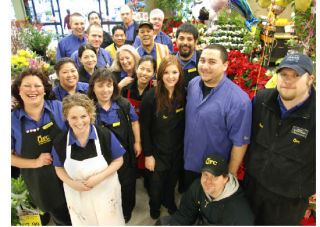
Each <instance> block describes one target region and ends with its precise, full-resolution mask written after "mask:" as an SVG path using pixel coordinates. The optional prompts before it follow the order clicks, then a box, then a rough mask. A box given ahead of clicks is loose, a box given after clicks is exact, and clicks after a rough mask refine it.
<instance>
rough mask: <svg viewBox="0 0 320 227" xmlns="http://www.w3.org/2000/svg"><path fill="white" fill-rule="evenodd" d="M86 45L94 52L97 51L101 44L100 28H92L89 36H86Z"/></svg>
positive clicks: (101, 31)
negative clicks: (89, 45)
mask: <svg viewBox="0 0 320 227" xmlns="http://www.w3.org/2000/svg"><path fill="white" fill-rule="evenodd" d="M86 38H87V40H88V43H89V44H91V45H92V46H93V47H94V48H95V49H96V50H99V48H100V46H101V44H102V42H103V30H102V28H99V27H96V26H92V27H91V28H90V31H89V34H87V35H86Z"/></svg>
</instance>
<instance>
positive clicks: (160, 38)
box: [133, 31, 174, 54]
mask: <svg viewBox="0 0 320 227" xmlns="http://www.w3.org/2000/svg"><path fill="white" fill-rule="evenodd" d="M154 41H155V42H156V43H161V44H164V45H167V46H168V48H169V52H170V54H173V53H174V52H173V44H172V41H171V39H170V37H169V36H168V35H167V34H166V33H164V32H163V31H160V32H159V33H158V34H157V35H156V37H155V38H154ZM140 45H141V40H140V38H139V36H137V37H136V39H135V41H134V43H133V46H134V47H135V48H137V47H139V46H140Z"/></svg>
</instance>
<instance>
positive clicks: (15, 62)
mask: <svg viewBox="0 0 320 227" xmlns="http://www.w3.org/2000/svg"><path fill="white" fill-rule="evenodd" d="M27 67H33V68H36V69H40V70H41V72H42V73H44V74H45V75H49V74H51V73H52V72H53V71H54V70H53V66H50V65H49V64H48V63H46V62H45V61H43V60H41V57H39V56H37V54H36V53H35V52H31V51H28V50H18V52H17V54H16V55H13V56H11V76H13V77H14V76H15V75H17V74H19V73H20V72H21V71H22V70H23V69H24V68H27Z"/></svg>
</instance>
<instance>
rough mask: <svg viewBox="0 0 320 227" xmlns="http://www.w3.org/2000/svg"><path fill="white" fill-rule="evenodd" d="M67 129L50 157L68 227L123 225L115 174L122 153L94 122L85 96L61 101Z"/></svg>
mask: <svg viewBox="0 0 320 227" xmlns="http://www.w3.org/2000/svg"><path fill="white" fill-rule="evenodd" d="M62 112H63V116H64V118H65V119H66V120H67V121H68V123H69V125H70V129H69V130H68V131H65V132H64V133H61V134H59V135H58V136H57V137H56V138H55V140H54V141H53V148H52V156H53V165H54V166H55V170H56V173H57V175H58V177H59V178H60V179H61V180H62V181H63V182H64V185H63V186H64V191H65V196H66V200H67V204H68V209H69V213H70V217H71V222H72V225H82V226H88V225H124V218H123V214H122V208H121V186H120V183H119V179H118V174H117V170H118V169H119V168H120V167H121V166H122V164H123V158H122V156H123V154H124V153H125V150H124V149H123V148H122V146H121V145H120V143H119V141H118V140H117V138H116V137H115V136H114V135H113V133H112V132H110V131H109V130H108V129H103V128H101V127H99V126H97V125H93V124H94V122H95V105H94V103H93V101H92V100H90V99H89V98H88V96H87V95H85V94H80V93H76V94H74V95H69V96H67V97H65V98H64V99H63V101H62Z"/></svg>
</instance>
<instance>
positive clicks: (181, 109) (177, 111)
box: [176, 107, 184, 113]
mask: <svg viewBox="0 0 320 227" xmlns="http://www.w3.org/2000/svg"><path fill="white" fill-rule="evenodd" d="M183 110H184V109H183V107H181V108H179V109H177V110H176V113H179V112H181V111H183Z"/></svg>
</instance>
